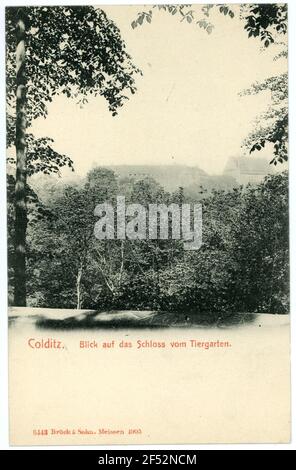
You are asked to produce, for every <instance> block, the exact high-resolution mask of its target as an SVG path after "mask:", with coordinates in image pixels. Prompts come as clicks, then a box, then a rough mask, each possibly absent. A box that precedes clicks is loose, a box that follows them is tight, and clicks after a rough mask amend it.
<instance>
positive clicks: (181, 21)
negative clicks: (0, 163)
mask: <svg viewBox="0 0 296 470" xmlns="http://www.w3.org/2000/svg"><path fill="white" fill-rule="evenodd" d="M41 3H42V2H41ZM287 28H288V7H287V4H285V3H270V4H269V3H264V4H255V3H248V4H240V3H237V4H214V3H210V4H202V3H196V4H186V5H185V4H175V5H174V4H169V5H121V6H119V5H118V6H111V5H94V6H89V5H81V6H63V5H62V4H61V5H59V6H48V5H47V6H46V5H42V4H40V5H38V6H37V5H34V4H33V5H31V4H28V6H19V7H18V6H15V7H7V8H6V87H7V88H6V89H7V91H6V96H7V110H6V111H7V217H8V232H7V237H8V242H7V246H8V305H9V307H8V322H9V417H10V443H11V444H12V445H85V444H88V445H110V444H203V443H205V444H211V443H287V442H289V441H290V315H289V230H288V228H289V210H288V209H289V201H288V78H287V77H288V65H287V56H288V41H287V36H288V34H287Z"/></svg>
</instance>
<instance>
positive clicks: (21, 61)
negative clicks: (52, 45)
mask: <svg viewBox="0 0 296 470" xmlns="http://www.w3.org/2000/svg"><path fill="white" fill-rule="evenodd" d="M18 12H19V13H18V18H17V25H16V37H17V44H16V135H15V147H16V178H15V259H14V304H15V305H17V306H26V231H27V206H26V179H27V168H26V125H27V122H26V70H25V37H26V26H25V18H24V17H23V15H22V9H21V8H19V9H18Z"/></svg>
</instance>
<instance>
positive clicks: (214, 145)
mask: <svg viewBox="0 0 296 470" xmlns="http://www.w3.org/2000/svg"><path fill="white" fill-rule="evenodd" d="M102 8H103V9H104V10H105V11H106V12H107V14H108V15H109V17H110V18H112V19H113V20H114V21H115V23H116V24H117V25H118V26H119V28H120V30H121V33H122V36H123V38H124V40H125V41H126V44H127V51H128V52H129V53H130V55H131V56H132V58H133V61H134V63H135V64H136V65H137V66H138V67H139V68H140V69H141V70H142V72H143V77H138V79H137V88H138V90H137V93H136V94H135V95H132V96H131V98H130V100H129V101H127V102H126V103H125V105H124V107H123V108H121V109H120V110H119V115H118V116H116V117H112V116H111V114H110V113H109V111H108V109H107V104H106V102H105V101H104V99H103V98H100V97H99V98H94V97H92V98H91V99H90V101H89V103H88V104H86V105H85V107H84V108H83V109H80V108H79V106H78V105H76V104H75V102H74V101H72V100H69V99H67V98H66V97H62V96H60V97H56V98H55V99H54V100H53V102H52V103H51V104H50V106H49V107H48V109H49V114H48V117H47V118H46V120H44V119H38V120H37V121H35V123H34V127H33V132H34V134H35V135H36V136H38V137H39V136H40V137H41V136H50V137H52V138H53V139H54V140H55V144H54V148H55V149H56V150H57V151H59V152H61V153H65V154H67V155H69V156H70V157H71V158H72V159H73V160H74V164H75V170H76V172H77V174H80V175H83V174H85V172H86V171H87V170H89V169H90V168H91V167H92V166H94V165H112V164H114V165H118V164H170V163H172V164H186V165H190V166H193V165H198V166H199V167H200V168H202V169H204V170H205V171H207V172H209V173H212V174H214V173H219V172H221V171H223V168H224V166H225V163H226V161H227V159H228V157H229V156H233V155H241V154H242V150H241V143H242V140H243V139H244V137H246V135H247V134H248V132H249V131H250V129H252V122H253V121H254V118H255V117H256V115H257V114H258V113H260V112H262V111H264V110H265V109H266V106H267V105H268V103H269V100H270V96H269V94H268V93H264V94H261V95H259V96H258V95H257V96H247V97H239V96H238V93H239V92H240V91H241V90H242V89H244V88H246V87H249V86H250V85H251V84H252V83H253V82H255V81H256V80H259V81H260V80H262V79H264V78H266V77H269V76H272V75H276V74H278V73H282V72H283V71H285V70H286V61H285V60H283V59H281V60H278V61H273V55H274V54H275V51H274V49H273V50H272V48H270V49H267V50H261V44H260V41H259V40H256V39H248V37H247V34H246V32H245V31H244V30H243V24H242V23H241V22H240V20H239V19H238V18H237V17H236V18H235V19H231V18H229V17H224V15H222V14H221V13H219V12H217V13H215V14H213V13H212V14H211V21H212V22H213V23H214V25H215V29H214V30H213V32H212V34H210V35H209V34H207V33H206V32H205V31H204V30H202V29H200V28H199V27H198V26H196V25H192V24H188V23H185V22H182V23H180V21H179V17H178V16H177V15H176V16H171V15H169V14H167V13H163V12H158V11H155V13H154V17H153V20H152V23H151V24H148V23H145V24H144V25H143V26H142V27H139V28H136V29H135V30H133V29H132V28H131V25H130V24H131V21H132V20H133V19H135V18H136V16H137V12H138V11H141V10H142V9H143V8H142V7H139V6H108V7H102ZM260 155H262V156H264V154H261V152H260ZM265 155H266V158H267V157H269V156H270V154H269V155H267V154H265Z"/></svg>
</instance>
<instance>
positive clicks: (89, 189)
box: [9, 168, 289, 313]
mask: <svg viewBox="0 0 296 470" xmlns="http://www.w3.org/2000/svg"><path fill="white" fill-rule="evenodd" d="M45 186H46V187H45V190H44V191H43V193H42V190H40V191H39V192H40V194H41V199H43V200H42V203H41V202H40V201H38V200H37V201H36V200H35V199H34V197H33V196H34V194H35V193H33V196H32V201H31V203H30V204H29V226H28V305H31V306H42V307H59V308H75V307H80V308H94V309H105V308H108V309H113V308H122V309H129V308H131V309H157V310H174V311H176V310H177V311H181V310H182V311H192V310H194V311H196V312H199V313H208V312H234V311H235V312H237V311H242V312H257V311H258V312H259V311H260V312H271V313H286V312H287V311H288V276H289V272H288V176H287V173H286V172H284V173H281V174H275V175H273V176H267V177H266V178H265V179H264V181H263V182H262V183H260V184H257V185H248V186H245V187H236V188H233V190H230V191H224V190H213V191H212V192H211V193H210V194H208V195H207V196H206V197H205V198H204V199H203V200H202V206H203V245H202V248H201V249H200V250H198V251H184V249H183V242H182V241H181V240H149V241H146V240H133V241H132V240H124V241H123V240H117V239H115V240H103V241H99V240H97V239H96V238H95V237H94V235H93V229H94V223H95V221H96V218H95V217H94V215H93V210H94V207H95V205H96V204H98V203H100V202H105V201H109V202H112V203H114V202H115V198H116V196H117V194H121V195H125V197H126V202H127V203H128V202H135V203H142V204H146V205H147V204H149V203H164V204H168V203H171V202H175V203H177V204H180V203H181V202H186V191H185V192H184V191H183V189H182V188H180V190H179V191H176V192H174V193H168V192H166V191H164V190H163V188H162V187H161V186H160V185H159V184H158V183H157V182H156V181H154V180H153V179H151V178H148V177H147V178H144V179H143V180H141V181H136V180H134V179H132V178H125V179H118V178H117V177H116V175H115V174H114V173H113V171H111V170H109V169H104V168H95V169H93V170H91V171H90V172H89V173H88V175H87V178H86V179H85V180H84V181H81V182H79V183H76V184H72V185H64V184H63V183H62V182H61V180H60V181H58V180H55V179H54V178H52V179H49V180H46V185H45ZM41 189H42V188H41ZM9 194H10V202H11V203H12V202H13V201H12V198H13V192H12V193H9ZM42 194H43V196H42ZM184 194H185V195H184ZM44 195H46V197H44ZM187 197H188V196H187ZM188 201H189V202H193V200H192V198H191V199H190V200H188ZM9 214H10V221H11V220H12V218H13V214H12V212H11V211H9ZM11 226H12V227H13V223H11ZM12 231H13V230H11V231H10V234H11V237H10V239H12V237H13V233H12ZM65 274H66V275H65ZM12 275H13V273H12V272H11V276H12Z"/></svg>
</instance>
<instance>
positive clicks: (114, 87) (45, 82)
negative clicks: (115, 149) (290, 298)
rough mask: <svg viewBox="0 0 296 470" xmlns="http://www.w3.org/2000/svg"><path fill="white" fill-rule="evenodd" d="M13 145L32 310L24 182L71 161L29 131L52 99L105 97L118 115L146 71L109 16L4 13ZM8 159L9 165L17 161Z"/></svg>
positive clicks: (65, 10) (21, 291) (66, 10)
mask: <svg viewBox="0 0 296 470" xmlns="http://www.w3.org/2000/svg"><path fill="white" fill-rule="evenodd" d="M6 44H7V47H6V69H7V145H8V147H12V146H13V145H15V159H16V169H17V170H16V178H15V256H14V270H15V275H14V279H15V305H19V306H24V305H26V274H25V266H26V227H27V208H26V178H27V176H28V175H30V174H32V173H36V172H43V173H45V174H48V173H51V172H54V173H59V170H60V168H61V167H63V166H65V165H68V166H69V167H70V168H73V162H72V160H71V159H70V158H69V157H68V156H65V155H61V154H59V153H58V152H56V151H55V150H54V149H53V148H52V142H53V141H52V139H50V138H48V137H43V138H39V139H36V138H34V136H33V135H32V134H31V133H29V132H28V128H29V127H30V125H31V124H32V121H33V120H34V119H36V118H37V117H41V116H42V117H46V115H47V104H48V103H49V102H51V101H52V99H53V96H54V95H57V94H64V95H66V96H67V97H69V98H70V97H72V98H76V99H77V98H78V100H79V103H80V104H81V105H83V104H85V103H86V102H87V98H88V95H89V94H93V95H95V96H98V95H100V96H102V97H103V98H105V99H106V101H107V103H108V107H109V110H110V111H111V113H112V114H113V115H115V114H116V113H117V110H118V108H120V107H121V106H122V105H123V103H124V100H125V99H127V98H128V94H129V93H135V81H134V75H135V74H137V73H139V72H140V71H139V70H138V69H137V68H136V67H135V66H134V65H133V63H132V61H131V57H130V56H129V55H128V54H127V52H126V47H125V43H124V41H123V40H122V38H121V35H120V31H119V29H118V28H117V26H116V25H115V24H114V23H113V22H112V21H111V20H110V19H109V18H108V17H107V16H106V14H105V13H104V11H103V10H101V9H99V8H95V7H91V6H83V7H70V6H69V7H68V6H65V7H46V6H43V7H11V8H7V10H6ZM15 159H14V158H13V157H11V156H10V157H9V159H8V160H9V162H14V160H15Z"/></svg>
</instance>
